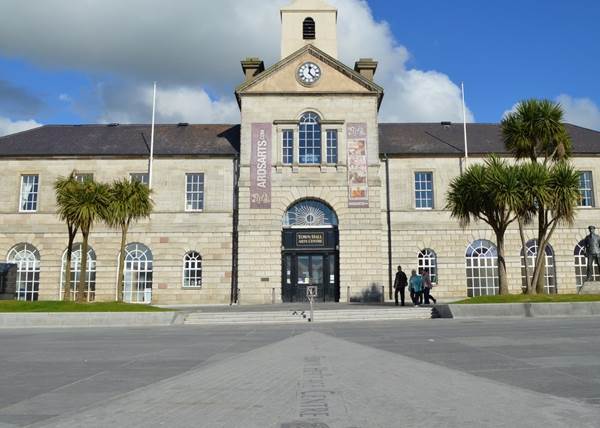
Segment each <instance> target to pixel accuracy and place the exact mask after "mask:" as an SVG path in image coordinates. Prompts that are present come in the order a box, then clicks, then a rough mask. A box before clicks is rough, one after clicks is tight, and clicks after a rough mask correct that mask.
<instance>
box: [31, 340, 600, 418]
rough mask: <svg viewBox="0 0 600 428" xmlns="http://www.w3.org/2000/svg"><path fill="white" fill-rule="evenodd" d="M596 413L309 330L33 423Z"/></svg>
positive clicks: (574, 415)
mask: <svg viewBox="0 0 600 428" xmlns="http://www.w3.org/2000/svg"><path fill="white" fill-rule="evenodd" d="M424 374H427V377H425V376H424ZM598 420H600V409H599V408H597V407H594V406H591V405H587V404H583V403H580V402H575V401H572V400H567V399H563V398H558V397H554V396H550V395H546V394H540V393H536V392H532V391H529V390H525V389H522V388H516V387H512V386H509V385H506V384H502V383H499V382H495V381H491V380H488V379H483V378H480V377H477V376H472V375H470V374H467V373H464V372H460V371H457V370H452V369H448V368H444V367H440V366H437V365H433V364H429V363H426V362H423V361H419V360H415V359H412V358H407V357H404V356H402V355H398V354H394V353H390V352H386V351H382V350H379V349H375V348H372V347H368V346H363V345H359V344H355V343H351V342H348V341H345V340H341V339H337V338H334V337H332V336H329V335H326V334H323V333H320V332H317V331H308V332H306V333H303V334H301V335H296V336H293V337H291V338H288V339H285V340H283V341H280V342H276V343H273V344H270V345H267V346H264V347H261V348H258V349H255V350H252V351H250V352H247V353H245V354H242V355H239V356H236V357H233V358H230V359H226V360H224V361H221V362H218V363H216V364H213V365H211V366H210V367H203V368H199V369H195V370H191V371H189V372H187V373H185V374H183V375H180V376H176V377H173V378H170V379H166V380H164V381H161V382H158V383H155V384H153V385H151V386H149V387H145V388H141V389H139V390H136V391H133V392H130V393H128V394H125V395H123V396H120V397H118V398H117V399H115V400H111V401H109V402H107V403H103V404H102V405H99V406H95V407H92V408H90V409H88V410H86V411H84V412H77V413H75V414H71V415H63V416H61V417H59V418H56V419H55V420H52V421H44V422H43V423H41V424H39V425H34V426H44V427H56V428H58V427H61V428H68V427H81V426H86V427H105V426H130V427H142V426H143V427H165V426H168V427H174V428H176V427H193V426H202V427H246V428H251V427H260V428H266V427H273V428H281V427H315V426H318V427H330V428H336V427H340V428H348V427H365V428H367V427H392V426H401V425H402V426H411V427H430V426H461V427H536V428H537V427H540V426H544V427H565V426H577V427H596V426H597V424H598Z"/></svg>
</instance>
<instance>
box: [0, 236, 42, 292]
mask: <svg viewBox="0 0 600 428" xmlns="http://www.w3.org/2000/svg"><path fill="white" fill-rule="evenodd" d="M6 261H7V263H9V264H13V265H16V266H17V300H27V301H35V300H38V296H39V290H40V253H39V251H38V250H37V248H35V247H34V246H33V245H31V244H19V245H16V246H14V247H13V248H12V249H11V250H10V251H9V252H8V257H7V259H6Z"/></svg>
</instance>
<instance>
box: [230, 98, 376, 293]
mask: <svg viewBox="0 0 600 428" xmlns="http://www.w3.org/2000/svg"><path fill="white" fill-rule="evenodd" d="M306 111H315V112H317V113H318V114H319V115H320V117H321V118H322V119H323V120H324V121H325V122H327V121H330V122H336V123H338V124H337V125H323V130H325V129H326V128H327V126H334V127H335V128H336V129H338V134H339V163H338V165H330V166H302V165H299V166H297V167H292V166H282V165H278V166H276V167H275V168H274V171H273V176H272V181H273V183H272V207H271V209H268V210H266V209H251V208H250V188H249V186H250V166H249V159H250V139H251V124H252V123H273V122H275V121H279V120H282V121H293V120H296V121H297V120H298V119H299V118H300V116H301V114H302V113H304V112H306ZM356 122H363V123H367V127H368V133H369V136H368V158H369V177H368V180H369V192H370V193H369V207H368V208H360V209H356V208H348V177H347V175H348V171H347V168H346V142H345V129H346V126H345V124H347V123H356ZM289 126H290V125H282V126H274V129H273V135H272V140H273V142H274V144H273V154H272V157H273V159H274V160H275V162H276V163H277V162H278V160H279V159H280V158H281V157H280V156H281V149H280V143H281V138H280V132H281V130H282V129H285V128H289ZM295 136H296V137H295V145H296V146H297V144H298V133H297V132H296V133H295ZM241 141H242V143H241V173H240V230H239V232H240V257H239V263H240V266H239V286H240V289H241V302H242V303H244V304H245V303H271V302H272V300H273V295H275V296H276V301H280V299H281V276H282V265H281V245H282V236H281V232H282V222H283V216H284V214H285V212H286V210H287V209H288V208H289V207H290V206H291V205H293V204H294V203H295V202H297V201H299V200H302V199H317V200H320V201H322V202H325V203H326V204H328V205H330V206H331V207H332V208H333V209H334V211H335V212H336V214H337V216H338V219H339V231H340V249H339V251H340V279H339V280H340V285H341V293H340V294H341V300H342V301H346V300H347V298H348V296H357V295H360V294H361V293H362V291H363V290H364V289H366V288H368V287H370V286H371V285H372V284H378V285H383V283H384V281H385V276H384V275H385V269H386V264H385V258H384V253H382V246H381V240H382V236H383V235H382V231H383V230H384V228H383V225H382V223H381V210H382V209H383V208H382V205H381V202H380V201H381V189H382V188H381V179H380V171H379V170H380V164H379V150H378V128H377V99H376V96H370V97H367V96H352V95H337V96H331V95H330V96H315V95H309V96H298V95H296V96H283V95H282V96H266V95H264V96H261V97H260V98H258V97H244V98H243V100H242V136H241Z"/></svg>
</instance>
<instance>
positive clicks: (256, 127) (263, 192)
mask: <svg viewBox="0 0 600 428" xmlns="http://www.w3.org/2000/svg"><path fill="white" fill-rule="evenodd" d="M272 131H273V125H272V124H270V123H253V124H252V144H251V148H250V150H252V153H251V155H250V208H252V209H270V208H271V136H272Z"/></svg>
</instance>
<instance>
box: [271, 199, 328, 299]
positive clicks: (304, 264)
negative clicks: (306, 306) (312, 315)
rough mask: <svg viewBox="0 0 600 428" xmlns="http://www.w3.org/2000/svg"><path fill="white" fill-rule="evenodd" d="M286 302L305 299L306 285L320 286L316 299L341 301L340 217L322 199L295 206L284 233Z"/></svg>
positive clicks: (289, 212)
mask: <svg viewBox="0 0 600 428" xmlns="http://www.w3.org/2000/svg"><path fill="white" fill-rule="evenodd" d="M282 241H283V246H282V249H283V251H282V281H281V282H282V287H281V288H282V290H281V297H282V301H283V302H305V301H307V297H306V288H307V287H309V286H314V287H317V299H316V300H317V301H320V302H339V300H340V285H339V233H338V227H337V216H336V215H335V213H334V212H333V210H332V209H331V208H329V207H328V206H327V205H325V204H323V203H322V202H319V201H314V200H306V201H301V202H299V203H298V204H296V205H294V206H292V207H291V208H290V209H289V210H288V211H287V213H286V216H285V218H284V228H283V234H282Z"/></svg>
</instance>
